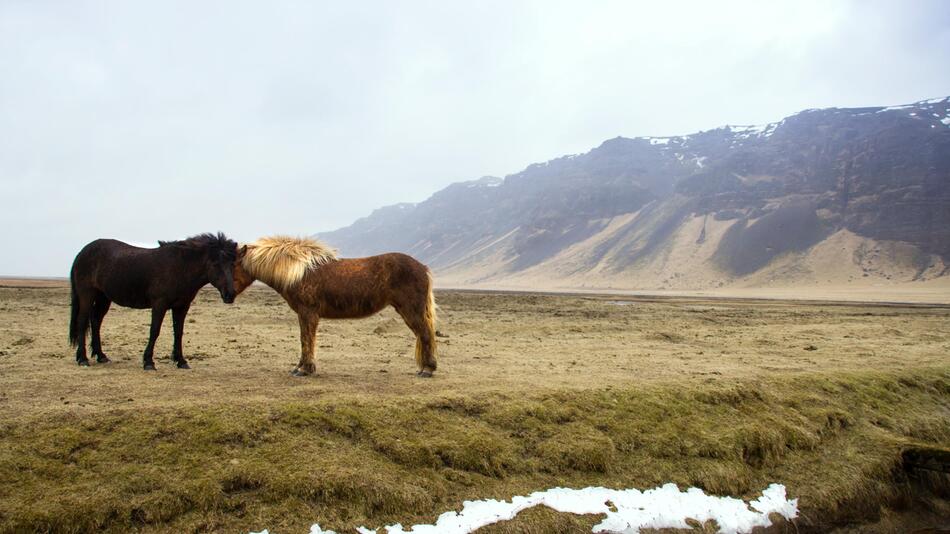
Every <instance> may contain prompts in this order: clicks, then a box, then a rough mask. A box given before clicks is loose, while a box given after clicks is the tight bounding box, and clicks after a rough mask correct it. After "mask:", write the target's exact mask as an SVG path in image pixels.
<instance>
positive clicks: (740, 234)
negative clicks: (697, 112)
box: [318, 97, 950, 289]
mask: <svg viewBox="0 0 950 534" xmlns="http://www.w3.org/2000/svg"><path fill="white" fill-rule="evenodd" d="M318 237H320V238H322V239H324V240H326V241H328V242H330V243H332V244H334V245H335V246H338V247H339V248H340V249H341V251H342V252H343V253H344V254H345V255H369V254H375V253H380V252H384V251H391V250H398V251H402V252H406V253H409V254H412V255H414V256H416V257H418V258H419V259H420V260H421V261H424V262H426V263H428V264H429V265H430V266H431V267H432V268H433V269H434V270H435V271H436V273H437V274H438V276H439V279H440V280H444V281H446V282H449V283H453V284H460V285H478V284H485V283H494V284H497V283H502V282H503V283H518V284H521V285H525V286H528V287H531V286H538V287H550V286H559V287H583V286H587V285H591V284H595V285H596V284H607V285H610V286H616V287H624V288H631V289H640V288H644V289H645V288H654V289H659V288H695V289H701V288H706V287H721V286H723V285H749V284H752V285H755V284H768V283H772V282H769V280H772V281H774V280H775V278H776V277H778V278H779V279H780V280H793V281H794V280H798V281H799V282H803V281H807V282H810V281H812V280H818V279H823V280H829V281H830V280H832V279H834V280H839V281H842V282H848V281H854V280H855V278H858V279H861V278H872V279H878V278H881V279H883V280H895V279H896V280H921V279H928V278H934V277H940V276H946V275H947V274H948V268H947V265H948V263H950V97H943V98H935V99H928V100H922V101H919V102H916V103H913V104H906V105H901V106H878V107H863V108H826V109H812V110H804V111H801V112H799V113H796V114H794V115H790V116H788V117H786V118H784V119H782V120H780V121H777V122H773V123H768V124H765V125H756V126H737V125H727V126H723V127H720V128H715V129H712V130H705V131H701V132H696V133H693V134H687V135H682V136H668V137H636V138H626V137H616V138H613V139H608V140H606V141H604V142H603V143H601V144H600V145H598V146H597V147H594V148H592V149H591V150H590V151H588V152H585V153H582V154H574V155H567V156H561V157H558V158H554V159H551V160H548V161H546V162H542V163H535V164H531V165H529V166H528V167H526V168H525V169H524V170H522V171H520V172H518V173H514V174H510V175H507V176H505V177H504V178H503V179H502V178H497V177H488V176H486V177H482V178H479V179H477V180H472V181H467V182H457V183H453V184H450V185H449V186H447V187H445V188H443V189H442V190H440V191H437V192H435V193H434V194H433V195H432V196H431V197H429V198H428V199H426V200H425V201H423V202H420V203H418V204H397V205H393V206H386V207H383V208H379V209H377V210H375V211H374V212H373V213H371V214H370V215H369V216H367V217H363V218H361V219H358V220H357V221H355V222H354V223H353V224H352V225H350V226H348V227H344V228H341V229H338V230H335V231H332V232H326V233H322V234H318ZM829 240H831V241H829ZM832 242H834V243H836V244H837V245H836V246H838V247H839V250H838V251H837V252H835V254H832V253H831V251H830V249H829V250H825V249H827V248H828V247H827V246H825V247H820V246H819V245H822V244H825V245H827V244H828V243H832ZM816 247H817V248H816ZM841 250H844V252H841ZM819 253H820V254H819ZM816 254H819V255H823V256H822V257H825V258H827V257H830V256H836V257H837V256H841V257H838V258H837V260H836V261H835V262H831V263H830V264H828V262H827V261H825V260H822V258H819V257H817V256H816ZM842 254H843V256H842ZM803 273H804V274H803ZM808 273H810V274H808Z"/></svg>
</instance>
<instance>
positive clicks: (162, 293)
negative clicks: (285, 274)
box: [69, 233, 237, 371]
mask: <svg viewBox="0 0 950 534" xmlns="http://www.w3.org/2000/svg"><path fill="white" fill-rule="evenodd" d="M158 245H159V246H158V248H139V247H133V246H132V245H128V244H126V243H123V242H121V241H116V240H115V239H97V240H95V241H93V242H92V243H89V244H88V245H86V246H85V247H83V249H82V250H81V251H80V252H79V254H78V255H77V256H76V259H75V260H74V261H73V268H72V271H70V273H69V279H70V282H71V284H72V315H71V317H70V320H69V341H70V343H71V344H72V345H73V346H75V347H77V348H76V362H77V363H78V364H79V365H82V366H87V365H89V360H88V359H87V358H86V331H87V330H89V327H90V324H91V326H92V353H93V355H95V357H96V361H98V362H99V363H105V362H108V361H109V358H108V357H107V356H106V355H105V353H104V352H102V340H101V339H100V337H99V328H100V327H101V326H102V319H103V318H104V317H105V316H106V313H107V312H108V311H109V306H111V305H112V303H113V302H115V303H116V304H118V305H119V306H126V307H129V308H139V309H142V308H151V309H152V327H151V330H150V331H149V337H148V345H146V346H145V352H144V353H143V354H142V360H143V365H144V367H145V370H146V371H154V370H155V362H154V361H153V360H152V351H153V349H154V348H155V340H156V339H157V338H158V334H159V332H160V331H161V329H162V321H163V320H164V319H165V313H166V312H167V311H168V310H171V311H172V321H173V325H174V333H175V345H174V349H172V359H173V360H174V361H175V363H176V364H177V365H178V367H179V368H180V369H188V367H189V366H188V362H187V361H186V360H185V356H184V354H182V349H181V336H182V333H183V330H184V328H185V316H186V315H187V314H188V309H189V308H190V307H191V302H192V301H193V300H194V298H195V295H196V294H197V293H198V290H199V289H201V288H202V287H203V286H204V285H206V284H209V283H210V284H211V285H213V286H214V287H215V288H217V290H218V291H219V292H220V293H221V299H222V300H224V302H226V303H228V304H230V303H232V302H234V297H235V296H236V295H237V293H236V292H235V290H234V263H235V261H236V259H237V243H235V242H234V241H231V240H230V239H228V238H227V237H225V236H224V234H222V233H218V235H213V234H201V235H198V236H195V237H191V238H188V239H185V240H182V241H167V242H166V241H159V242H158Z"/></svg>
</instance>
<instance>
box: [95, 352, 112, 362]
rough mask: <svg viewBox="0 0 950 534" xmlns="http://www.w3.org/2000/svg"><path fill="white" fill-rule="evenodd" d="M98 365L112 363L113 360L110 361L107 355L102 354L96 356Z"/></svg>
mask: <svg viewBox="0 0 950 534" xmlns="http://www.w3.org/2000/svg"><path fill="white" fill-rule="evenodd" d="M96 363H112V360H110V359H109V357H108V356H106V355H105V354H100V355H99V356H96Z"/></svg>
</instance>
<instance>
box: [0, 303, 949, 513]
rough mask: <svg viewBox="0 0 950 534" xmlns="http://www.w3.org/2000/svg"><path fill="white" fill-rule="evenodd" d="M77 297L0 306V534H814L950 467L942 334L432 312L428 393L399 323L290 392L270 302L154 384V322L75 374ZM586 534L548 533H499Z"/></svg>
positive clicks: (941, 317)
mask: <svg viewBox="0 0 950 534" xmlns="http://www.w3.org/2000/svg"><path fill="white" fill-rule="evenodd" d="M67 296H68V294H67V291H66V290H64V289H62V288H59V289H49V288H47V289H28V288H2V289H0V370H2V373H0V410H2V415H0V530H5V531H33V530H41V531H43V530H46V531H57V532H66V531H73V532H79V531H86V530H91V529H97V528H104V529H107V530H113V531H126V530H129V529H135V530H142V531H215V530H221V531H237V530H240V529H252V528H256V529H259V528H265V527H267V528H270V529H271V532H305V531H306V530H307V528H308V527H309V525H310V523H311V522H319V523H320V524H321V525H322V526H324V527H331V528H335V529H337V530H338V531H340V529H346V528H347V527H353V526H356V525H359V524H365V525H366V526H381V525H383V524H389V523H392V522H396V521H400V522H403V524H411V523H413V522H423V521H424V522H431V521H433V520H434V519H435V517H436V516H437V514H438V513H440V512H442V511H445V510H448V509H453V508H455V509H457V508H458V507H459V506H460V504H461V502H462V501H463V500H465V499H474V498H488V497H494V498H509V497H510V496H512V495H517V494H525V493H528V492H531V491H535V490H539V489H545V488H548V487H551V486H555V485H564V486H572V487H582V486H586V485H604V486H612V487H618V488H619V487H640V488H646V487H654V486H656V485H659V484H661V483H665V482H675V483H677V484H680V485H681V486H687V485H696V486H699V487H702V488H705V489H706V490H707V491H709V492H712V493H717V494H729V495H735V496H742V497H748V496H751V495H753V494H755V493H757V492H758V491H760V490H761V489H763V488H764V487H765V486H766V485H767V484H768V483H770V482H782V483H785V484H786V485H787V486H788V489H789V493H790V494H791V495H792V496H794V497H799V498H800V499H801V507H802V512H803V516H804V518H803V520H802V521H801V522H800V525H799V526H801V527H806V526H808V525H822V524H826V522H828V521H838V522H842V521H845V522H846V521H849V520H860V521H867V520H869V519H871V520H873V519H875V518H876V517H877V516H878V515H879V514H880V513H881V510H882V508H881V504H882V503H889V504H890V505H891V506H898V505H901V504H902V503H903V504H906V502H907V495H906V489H907V487H906V486H905V485H901V484H900V482H901V481H902V480H903V478H902V474H901V473H900V472H899V470H898V468H899V465H900V451H901V450H902V448H904V447H907V446H910V445H925V446H930V447H941V446H942V447H946V446H947V444H948V443H950V364H948V363H947V360H946V354H948V353H950V310H947V309H941V308H895V307H849V306H814V305H800V304H795V303H742V302H725V301H716V302H710V301H701V300H674V301H666V302H644V301H616V302H615V301H614V300H615V299H604V298H593V297H590V298H583V297H565V296H537V295H520V296H512V295H495V294H472V293H457V292H456V293H441V294H439V295H438V299H439V303H440V308H441V318H440V319H441V321H440V325H439V330H440V331H441V332H442V333H444V334H445V335H447V336H448V337H443V338H440V341H441V347H440V356H441V361H440V367H439V372H438V373H437V374H436V377H435V378H434V379H431V380H421V379H418V378H416V377H415V376H414V365H413V359H412V344H413V341H414V338H413V336H412V335H411V333H410V332H409V331H408V329H407V328H405V326H404V325H402V324H401V322H399V320H398V317H397V316H396V315H395V314H394V313H392V312H387V313H384V314H382V315H380V316H377V317H374V318H371V319H367V320H363V321H339V322H328V321H325V322H324V323H323V324H322V325H321V337H320V339H319V344H320V348H319V349H318V354H317V362H318V375H317V376H316V377H312V378H304V379H301V378H292V377H290V376H289V375H288V374H287V373H288V371H289V370H290V369H291V368H292V367H293V365H294V363H296V359H297V350H298V346H299V345H298V342H297V339H296V336H297V325H296V321H295V320H294V316H293V313H292V312H291V311H290V310H289V309H288V308H287V307H286V305H285V304H284V303H283V301H281V300H280V297H279V296H278V295H276V294H275V293H273V292H272V291H270V290H269V289H257V288H254V289H251V290H249V292H248V293H246V294H245V295H244V296H242V298H241V299H239V301H238V304H236V305H235V306H233V307H228V306H226V305H224V304H222V303H221V302H220V300H218V299H217V297H216V295H214V294H212V293H211V292H207V293H203V294H202V295H201V296H200V297H199V301H198V302H196V305H195V307H194V308H193V312H192V314H191V315H190V317H189V323H188V324H187V326H186V337H185V351H186V356H188V357H190V358H191V359H192V362H193V367H194V369H193V370H191V371H181V370H177V369H175V368H174V367H173V365H172V364H171V363H170V362H169V361H168V360H167V359H166V360H164V362H165V363H164V365H163V364H162V360H159V362H158V363H159V371H158V372H157V373H145V372H143V371H142V370H141V360H140V354H141V350H142V348H143V347H144V343H145V340H146V335H147V330H148V314H147V312H143V311H135V310H126V309H119V308H116V309H114V310H113V311H111V312H110V314H109V316H108V317H107V319H106V325H105V327H104V329H103V337H104V346H105V350H106V352H107V354H109V355H110V357H111V358H113V360H114V361H115V363H113V364H110V365H105V366H97V365H93V366H92V367H91V368H88V369H80V368H78V367H76V366H75V364H74V362H73V358H72V355H71V353H70V351H69V349H68V348H67V345H66V323H67V318H68V298H67ZM620 302H623V303H622V304H621V303H620ZM168 326H169V327H170V325H168ZM168 334H170V332H166V335H165V336H163V337H162V339H161V341H162V343H165V345H166V346H168V347H170V344H171V343H170V335H168ZM810 347H814V348H815V349H816V350H806V349H807V348H810ZM858 504H861V506H856V505H858ZM932 504H933V506H937V507H938V508H939V506H941V504H940V503H939V502H936V501H934V502H932ZM888 514H890V512H888V511H887V510H886V509H885V511H884V517H885V519H887V518H888V517H890V516H889V515H888ZM591 524H592V520H591V518H576V517H571V516H562V515H560V514H553V513H551V512H549V511H544V510H539V511H533V512H530V513H528V514H527V515H525V516H523V517H519V519H518V520H516V521H513V522H509V523H506V524H501V525H496V526H495V527H492V529H490V530H491V531H493V532H528V531H536V532H541V531H545V532H548V531H562V532H575V531H582V530H585V529H586V530H588V531H589V528H590V525H591ZM539 529H540V530H539Z"/></svg>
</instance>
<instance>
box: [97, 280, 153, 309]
mask: <svg viewBox="0 0 950 534" xmlns="http://www.w3.org/2000/svg"><path fill="white" fill-rule="evenodd" d="M100 290H101V291H102V292H103V293H105V295H106V297H107V298H108V299H109V300H111V301H112V302H114V303H115V304H118V305H119V306H124V307H126V308H138V309H142V308H151V307H152V299H151V298H150V297H149V287H148V281H147V280H138V279H136V278H135V277H129V276H127V275H126V276H122V275H119V276H112V277H109V278H108V279H106V280H102V281H101V283H100Z"/></svg>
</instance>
